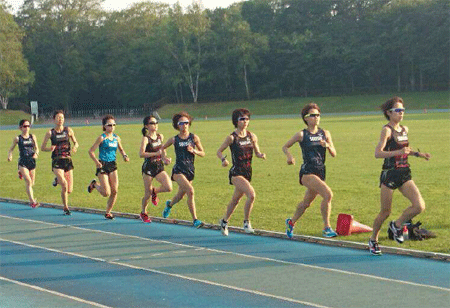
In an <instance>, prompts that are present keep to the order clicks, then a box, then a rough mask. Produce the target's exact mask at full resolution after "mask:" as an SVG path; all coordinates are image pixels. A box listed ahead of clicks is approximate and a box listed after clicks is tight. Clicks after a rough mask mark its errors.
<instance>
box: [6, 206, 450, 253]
mask: <svg viewBox="0 0 450 308" xmlns="http://www.w3.org/2000/svg"><path fill="white" fill-rule="evenodd" d="M0 202H6V203H16V204H23V205H26V206H29V203H28V202H26V201H24V200H16V199H10V198H3V197H0ZM40 207H43V208H55V209H61V210H62V209H63V206H62V205H60V204H54V203H45V202H42V203H40ZM70 210H71V211H72V212H81V213H91V214H99V215H104V212H105V211H103V210H98V209H91V208H84V207H70ZM112 213H113V214H114V216H116V217H123V218H129V219H140V217H139V214H132V213H122V212H115V211H113V212H112ZM150 217H151V219H152V222H160V223H166V224H178V225H183V226H192V222H191V221H187V220H180V219H168V218H162V217H153V216H150ZM203 228H204V229H213V230H220V226H219V225H216V224H207V223H205V224H204V226H203ZM228 230H229V231H230V232H235V233H243V234H247V233H245V231H244V229H243V228H239V227H233V226H229V227H228ZM247 235H249V236H265V237H271V238H279V239H282V240H287V241H298V242H307V243H313V244H320V245H326V246H334V247H344V248H352V249H359V250H368V245H367V244H363V243H358V242H352V241H343V240H337V239H327V238H321V237H315V236H307V235H294V236H293V238H292V239H288V238H287V237H286V235H285V233H281V232H276V231H266V230H259V229H255V234H247ZM380 247H381V248H382V250H383V253H387V254H395V255H402V256H410V257H416V258H424V259H433V260H438V261H444V262H450V254H444V253H437V252H428V251H420V250H412V249H403V248H396V247H388V246H380Z"/></svg>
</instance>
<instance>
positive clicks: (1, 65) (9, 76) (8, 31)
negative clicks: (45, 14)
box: [0, 2, 34, 109]
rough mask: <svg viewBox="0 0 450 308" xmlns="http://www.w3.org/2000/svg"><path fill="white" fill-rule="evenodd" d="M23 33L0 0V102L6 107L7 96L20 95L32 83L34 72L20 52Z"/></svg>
mask: <svg viewBox="0 0 450 308" xmlns="http://www.w3.org/2000/svg"><path fill="white" fill-rule="evenodd" d="M23 36H24V33H23V32H22V30H21V29H20V28H19V26H18V25H17V23H16V22H15V21H14V19H13V16H12V15H11V14H9V13H8V12H7V11H6V7H5V5H4V4H3V3H2V2H0V103H1V105H2V107H3V109H7V107H8V101H9V98H12V97H15V96H18V95H21V94H23V93H25V92H26V91H27V87H28V86H29V85H30V84H32V83H33V77H34V74H33V73H31V72H30V71H29V69H28V62H27V61H26V60H25V59H24V57H23V53H22V38H23Z"/></svg>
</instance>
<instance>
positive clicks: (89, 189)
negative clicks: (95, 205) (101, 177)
mask: <svg viewBox="0 0 450 308" xmlns="http://www.w3.org/2000/svg"><path fill="white" fill-rule="evenodd" d="M95 183H97V181H96V180H92V181H91V183H89V186H88V188H87V191H88V193H91V192H92V191H93V190H94V188H95Z"/></svg>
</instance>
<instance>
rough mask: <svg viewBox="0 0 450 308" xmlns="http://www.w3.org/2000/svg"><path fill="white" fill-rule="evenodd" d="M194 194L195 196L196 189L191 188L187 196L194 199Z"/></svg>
mask: <svg viewBox="0 0 450 308" xmlns="http://www.w3.org/2000/svg"><path fill="white" fill-rule="evenodd" d="M194 194H195V191H194V187H192V186H191V187H189V188H188V189H187V190H186V195H188V197H193V196H194Z"/></svg>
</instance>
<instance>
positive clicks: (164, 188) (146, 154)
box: [139, 116, 172, 223]
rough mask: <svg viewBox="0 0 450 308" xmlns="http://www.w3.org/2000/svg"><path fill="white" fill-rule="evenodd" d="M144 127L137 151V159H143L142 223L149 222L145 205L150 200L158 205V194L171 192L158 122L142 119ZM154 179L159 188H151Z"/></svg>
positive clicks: (153, 119)
mask: <svg viewBox="0 0 450 308" xmlns="http://www.w3.org/2000/svg"><path fill="white" fill-rule="evenodd" d="M143 122H144V123H143V124H144V127H143V128H142V135H143V137H142V141H141V148H140V150H139V157H141V158H145V160H144V164H143V165H142V179H143V181H144V189H145V194H144V197H143V198H142V208H141V214H140V217H141V219H142V221H143V222H147V223H148V222H151V219H150V217H148V214H147V205H148V201H149V200H150V198H151V199H152V203H153V205H155V206H156V205H158V201H159V199H158V194H159V193H161V192H170V191H172V182H171V180H170V178H169V175H168V174H167V172H166V171H164V165H168V164H170V162H171V159H170V158H168V157H164V159H163V158H162V157H161V154H160V152H159V149H160V148H161V146H162V142H163V140H164V136H163V135H162V134H159V133H158V132H157V131H158V120H157V119H156V118H155V117H154V116H148V117H145V118H144V121H143ZM153 179H156V180H157V181H158V182H159V183H160V184H161V186H159V187H153V186H152V181H153Z"/></svg>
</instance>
